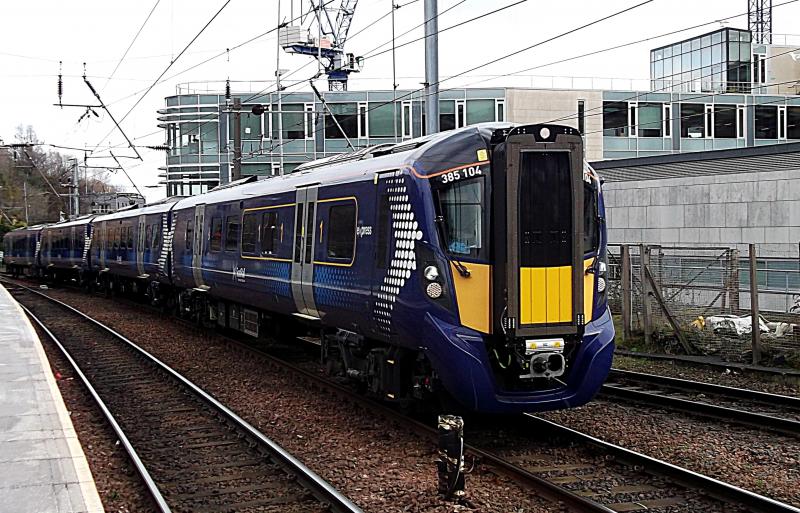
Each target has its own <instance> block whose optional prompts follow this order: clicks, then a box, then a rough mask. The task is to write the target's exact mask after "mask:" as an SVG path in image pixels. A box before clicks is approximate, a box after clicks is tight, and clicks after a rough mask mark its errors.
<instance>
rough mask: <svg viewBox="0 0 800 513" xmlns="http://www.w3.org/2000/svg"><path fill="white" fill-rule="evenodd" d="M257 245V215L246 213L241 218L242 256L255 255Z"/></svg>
mask: <svg viewBox="0 0 800 513" xmlns="http://www.w3.org/2000/svg"><path fill="white" fill-rule="evenodd" d="M257 243H258V214H255V213H247V214H244V216H242V254H243V255H255V254H256V244H257Z"/></svg>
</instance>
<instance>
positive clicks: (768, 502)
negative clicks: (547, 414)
mask: <svg viewBox="0 0 800 513" xmlns="http://www.w3.org/2000/svg"><path fill="white" fill-rule="evenodd" d="M524 418H525V419H526V422H530V423H531V425H532V427H535V428H536V429H539V430H541V429H549V430H551V432H553V433H555V434H558V435H561V436H564V437H567V438H571V439H573V440H577V441H580V442H582V443H585V444H590V445H593V446H595V447H598V448H599V449H601V450H602V451H604V452H605V453H607V454H609V455H610V456H613V457H614V458H616V459H617V460H619V461H622V462H625V463H628V464H630V465H634V466H639V467H641V468H642V469H643V470H644V471H645V472H648V473H650V474H652V475H658V476H667V477H669V478H670V479H671V480H673V481H675V482H676V483H679V484H682V485H684V486H687V487H689V488H695V489H699V490H702V491H704V492H705V493H707V494H709V495H710V496H712V497H714V498H716V499H718V500H721V501H723V502H728V503H730V502H735V503H736V504H741V505H745V506H747V507H748V508H750V510H749V511H754V512H758V513H800V508H796V507H794V506H792V505H790V504H785V503H783V502H780V501H777V500H775V499H770V498H769V497H764V496H763V495H759V494H757V493H755V492H751V491H749V490H745V489H744V488H739V487H738V486H734V485H732V484H729V483H725V482H723V481H720V480H718V479H714V478H712V477H709V476H706V475H703V474H699V473H697V472H694V471H692V470H688V469H685V468H682V467H679V466H677V465H673V464H672V463H667V462H666V461H662V460H659V459H656V458H653V457H650V456H647V455H644V454H641V453H638V452H635V451H632V450H630V449H626V448H624V447H620V446H619V445H615V444H612V443H610V442H606V441H604V440H600V439H599V438H595V437H593V436H591V435H587V434H586V433H582V432H580V431H576V430H574V429H571V428H568V427H566V426H562V425H561V424H557V423H555V422H551V421H549V420H545V419H543V418H541V417H537V416H535V415H532V414H525V415H524Z"/></svg>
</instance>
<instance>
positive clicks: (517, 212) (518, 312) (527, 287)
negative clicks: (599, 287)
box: [506, 135, 585, 336]
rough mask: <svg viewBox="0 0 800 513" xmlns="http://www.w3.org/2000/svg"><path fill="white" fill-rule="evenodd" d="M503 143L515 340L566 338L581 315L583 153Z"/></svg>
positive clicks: (557, 145) (527, 139) (520, 140)
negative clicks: (517, 338)
mask: <svg viewBox="0 0 800 513" xmlns="http://www.w3.org/2000/svg"><path fill="white" fill-rule="evenodd" d="M512 138H514V139H516V140H515V141H513V140H512V141H510V143H509V144H508V160H507V162H508V168H507V172H506V188H507V195H508V197H507V201H508V206H507V209H508V216H507V219H506V223H507V224H506V233H507V238H506V252H507V255H508V258H507V260H506V262H507V267H506V272H507V283H508V317H510V318H514V321H513V322H512V323H511V326H507V327H510V328H512V329H513V330H515V332H516V335H517V336H547V335H569V334H574V333H576V332H577V331H578V329H581V328H582V326H583V324H584V321H585V320H584V314H583V299H582V298H583V265H582V264H583V252H582V249H581V248H582V241H583V222H582V219H583V181H582V180H583V161H582V157H583V152H582V148H581V145H580V138H579V137H577V136H574V137H572V138H571V139H575V141H572V140H570V139H568V140H567V141H564V142H562V141H559V142H552V143H551V142H546V143H543V142H536V141H534V140H532V139H533V137H532V136H531V135H519V136H516V137H514V136H512V137H510V138H509V139H512Z"/></svg>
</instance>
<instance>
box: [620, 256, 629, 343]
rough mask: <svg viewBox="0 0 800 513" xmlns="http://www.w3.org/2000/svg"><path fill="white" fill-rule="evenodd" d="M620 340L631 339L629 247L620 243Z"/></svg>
mask: <svg viewBox="0 0 800 513" xmlns="http://www.w3.org/2000/svg"><path fill="white" fill-rule="evenodd" d="M620 256H621V259H622V262H621V264H622V340H624V341H627V340H630V339H631V248H630V246H628V245H627V244H623V245H622V251H621V253H620Z"/></svg>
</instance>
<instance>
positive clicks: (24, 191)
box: [22, 180, 30, 225]
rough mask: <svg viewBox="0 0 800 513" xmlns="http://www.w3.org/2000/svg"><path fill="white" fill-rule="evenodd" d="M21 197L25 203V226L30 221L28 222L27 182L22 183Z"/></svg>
mask: <svg viewBox="0 0 800 513" xmlns="http://www.w3.org/2000/svg"><path fill="white" fill-rule="evenodd" d="M22 195H23V197H24V201H25V224H26V225H27V224H30V221H28V181H27V180H25V181H24V182H22Z"/></svg>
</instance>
